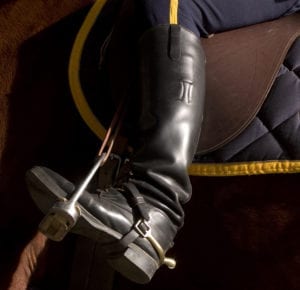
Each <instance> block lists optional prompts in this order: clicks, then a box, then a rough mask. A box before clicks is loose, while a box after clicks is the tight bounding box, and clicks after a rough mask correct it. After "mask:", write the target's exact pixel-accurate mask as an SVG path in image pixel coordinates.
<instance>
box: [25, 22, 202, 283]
mask: <svg viewBox="0 0 300 290" xmlns="http://www.w3.org/2000/svg"><path fill="white" fill-rule="evenodd" d="M138 51H139V57H138V59H139V66H138V67H139V68H138V69H139V74H138V75H139V97H140V102H141V107H140V108H141V112H140V122H139V124H138V127H139V136H140V140H139V142H138V143H139V146H138V149H137V151H136V154H135V155H134V156H133V158H132V162H131V171H130V172H129V174H128V176H127V178H126V179H125V182H124V180H123V179H122V180H120V181H119V182H117V184H116V185H115V186H114V187H110V188H107V189H105V190H103V189H99V190H97V191H96V192H95V194H90V193H88V192H85V193H84V194H83V195H82V196H81V197H80V199H79V202H78V207H79V210H80V212H81V216H80V218H79V220H78V222H77V224H76V225H75V226H74V228H72V231H73V232H75V233H77V234H80V235H84V236H87V237H89V238H92V239H94V240H96V241H97V242H98V243H99V244H100V245H101V247H102V248H103V250H104V251H105V253H106V255H107V257H108V261H109V263H110V264H111V265H112V267H113V268H114V269H116V270H117V271H119V272H120V273H121V274H123V275H125V276H126V277H127V278H129V279H131V280H133V281H135V282H138V283H145V282H149V280H151V278H152V276H153V274H154V273H155V271H156V270H157V269H158V268H159V267H160V266H161V265H162V264H163V263H165V264H167V265H168V266H170V267H173V266H172V265H174V262H173V260H172V259H168V258H165V257H164V254H165V253H166V251H167V250H168V249H170V248H171V247H172V246H173V240H174V238H175V235H176V234H177V231H178V230H179V229H180V228H181V227H182V225H183V222H184V212H183V209H182V203H184V202H186V201H188V199H189V198H190V196H191V193H192V191H191V184H190V179H189V176H188V173H187V167H188V166H189V164H190V163H191V161H192V158H193V156H194V154H195V151H196V145H197V143H198V139H199V134H200V129H201V122H202V119H203V107H204V95H205V87H204V83H205V77H204V75H205V73H204V72H205V69H204V67H205V57H204V52H203V49H202V46H201V42H200V39H199V38H197V37H196V36H195V35H194V34H192V33H191V32H189V31H187V30H185V29H183V28H182V27H180V26H178V25H163V26H158V27H156V28H153V29H151V30H149V31H147V32H146V33H145V34H144V35H143V36H142V38H141V39H140V42H139V47H138ZM27 183H28V186H29V189H30V191H31V194H32V197H33V199H34V200H35V202H36V203H37V204H38V206H39V207H40V208H41V209H42V210H43V211H44V212H46V211H47V209H49V208H50V207H51V206H52V205H53V202H54V200H57V198H59V199H60V200H61V199H64V198H65V197H66V196H67V195H69V194H70V193H71V191H72V190H73V185H72V184H70V183H69V182H68V181H67V180H65V179H64V178H63V177H62V176H60V175H58V174H57V173H55V172H53V171H52V170H50V169H48V168H42V167H35V168H33V169H31V170H30V171H29V172H28V174H27ZM139 222H141V223H139ZM137 224H139V227H137ZM148 230H150V231H151V235H150V238H147V236H146V235H145V234H146V232H147V231H148ZM147 234H148V232H147ZM148 237H149V236H148ZM153 239H154V240H155V241H154V242H153ZM157 244H158V245H159V246H157ZM160 248H161V251H160ZM171 260H172V261H171Z"/></svg>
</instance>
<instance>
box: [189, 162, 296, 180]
mask: <svg viewBox="0 0 300 290" xmlns="http://www.w3.org/2000/svg"><path fill="white" fill-rule="evenodd" d="M280 173H281V174H283V173H300V161H299V160H295V161H288V160H284V161H253V162H236V163H221V164H216V163H211V164H210V163H203V164H202V163H194V164H192V165H191V166H190V167H189V175H192V176H241V175H260V174H280Z"/></svg>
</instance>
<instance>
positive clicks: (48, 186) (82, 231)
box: [26, 167, 159, 284]
mask: <svg viewBox="0 0 300 290" xmlns="http://www.w3.org/2000/svg"><path fill="white" fill-rule="evenodd" d="M47 171H49V169H46V168H43V167H34V168H32V169H31V170H30V171H28V172H27V173H26V182H27V185H28V188H29V191H30V193H31V197H32V198H33V200H34V201H35V203H36V204H37V205H38V207H39V208H40V209H41V211H42V212H43V213H45V214H46V213H47V212H48V210H49V209H50V208H51V207H52V206H53V205H54V204H55V203H56V202H57V201H61V200H63V199H65V198H66V197H67V195H68V194H69V193H67V192H66V191H65V190H63V189H62V187H61V186H63V185H64V186H69V187H71V186H70V185H71V183H68V184H67V181H65V182H64V180H62V178H61V177H60V176H59V175H58V174H56V173H55V172H53V174H54V175H57V176H58V177H59V178H58V180H59V181H61V182H62V183H61V186H60V185H59V184H58V182H57V181H56V180H55V179H54V178H53V177H52V176H50V175H49V174H48V173H47ZM63 183H64V184H63ZM78 206H79V208H80V211H81V215H80V217H79V219H78V221H77V223H76V225H75V226H74V227H73V228H72V230H71V232H72V233H75V234H78V235H81V236H85V237H87V238H90V239H92V240H95V241H97V242H99V243H100V245H104V248H105V244H110V243H116V242H117V241H118V240H120V239H121V238H122V234H120V233H118V232H116V231H114V230H112V229H111V228H109V227H107V226H106V225H105V224H103V223H102V222H101V221H99V220H98V219H97V218H95V217H94V216H93V215H91V214H90V213H89V212H88V211H87V210H86V209H85V208H84V207H82V206H81V205H80V203H78ZM104 250H105V249H104ZM107 261H108V263H109V264H110V265H111V267H112V268H113V269H115V270H116V271H118V272H119V273H121V274H122V275H123V276H125V277H126V278H128V279H129V280H131V281H133V282H135V283H139V284H145V283H148V282H150V280H151V279H152V277H153V275H154V273H155V272H156V270H157V269H158V268H159V264H158V263H157V261H156V260H155V259H153V258H152V257H151V256H150V255H149V254H147V253H146V252H145V251H144V250H143V249H142V248H140V247H139V246H137V245H136V244H134V243H131V244H129V245H128V248H127V249H126V250H125V252H123V253H122V254H120V255H119V256H116V257H113V258H111V257H107Z"/></svg>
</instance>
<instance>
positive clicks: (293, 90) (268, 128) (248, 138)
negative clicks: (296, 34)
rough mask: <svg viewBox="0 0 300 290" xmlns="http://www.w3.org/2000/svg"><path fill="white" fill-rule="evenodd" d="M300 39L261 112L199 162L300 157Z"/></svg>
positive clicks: (288, 57) (291, 50) (289, 53)
mask: <svg viewBox="0 0 300 290" xmlns="http://www.w3.org/2000/svg"><path fill="white" fill-rule="evenodd" d="M299 112H300V38H298V39H297V40H296V41H295V42H294V43H293V45H292V47H291V48H290V50H289V52H288V53H287V55H286V58H285V60H284V61H283V63H282V64H281V66H280V69H279V71H278V74H277V77H276V79H275V81H274V84H273V86H272V88H271V90H270V92H269V94H268V96H267V98H266V100H265V102H264V103H263V105H262V107H261V109H260V111H259V112H258V113H257V115H256V116H255V118H254V119H253V120H252V122H251V123H250V124H249V126H248V127H247V128H246V129H245V130H244V131H243V132H242V133H241V134H240V135H238V136H237V137H236V138H235V139H234V140H232V141H231V142H229V143H228V144H226V145H224V146H223V147H222V148H220V149H218V150H215V151H213V152H211V153H208V154H205V155H202V156H196V160H197V161H198V162H218V163H219V162H241V161H266V160H299V159H300V148H299V144H300V138H299V136H300V129H299V128H300V120H299Z"/></svg>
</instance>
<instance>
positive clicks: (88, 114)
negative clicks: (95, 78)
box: [68, 0, 107, 140]
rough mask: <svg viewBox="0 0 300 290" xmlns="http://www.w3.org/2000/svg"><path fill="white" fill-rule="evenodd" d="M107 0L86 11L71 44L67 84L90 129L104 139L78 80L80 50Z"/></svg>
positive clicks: (103, 130)
mask: <svg viewBox="0 0 300 290" xmlns="http://www.w3.org/2000/svg"><path fill="white" fill-rule="evenodd" d="M106 1H107V0H97V1H96V2H95V3H94V4H93V6H92V7H91V9H90V11H89V12H88V14H87V16H86V18H85V20H84V22H83V24H82V26H81V28H80V30H79V32H78V34H77V36H76V39H75V42H74V45H73V48H72V51H71V56H70V61H69V70H68V74H69V85H70V89H71V93H72V97H73V100H74V103H75V105H76V107H77V110H78V111H79V113H80V115H81V117H82V119H83V120H84V121H85V122H86V124H87V125H88V126H89V127H90V129H91V130H92V131H93V132H94V133H95V134H96V136H97V137H98V138H100V139H102V140H103V139H104V136H105V133H106V130H105V128H104V127H103V126H102V125H101V123H100V122H99V120H98V119H97V117H96V116H95V115H94V113H93V112H92V110H91V108H90V106H89V104H88V102H87V100H86V98H85V96H84V93H83V90H82V87H81V82H80V75H79V72H80V61H81V56H82V50H83V47H84V44H85V42H86V39H87V36H88V34H89V32H90V30H91V28H92V27H93V25H94V24H95V22H96V20H97V17H98V15H99V14H100V12H101V10H102V8H103V6H104V5H105V3H106Z"/></svg>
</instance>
